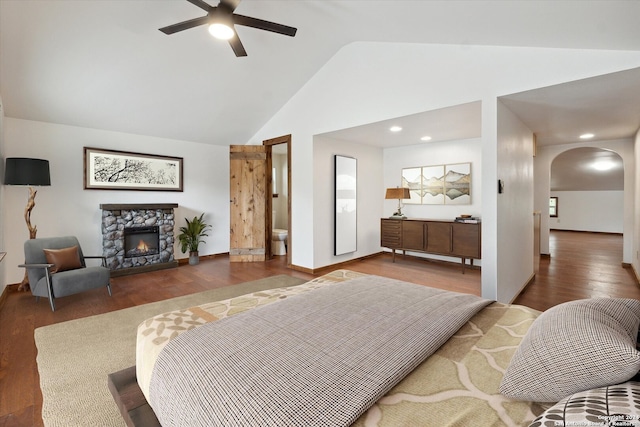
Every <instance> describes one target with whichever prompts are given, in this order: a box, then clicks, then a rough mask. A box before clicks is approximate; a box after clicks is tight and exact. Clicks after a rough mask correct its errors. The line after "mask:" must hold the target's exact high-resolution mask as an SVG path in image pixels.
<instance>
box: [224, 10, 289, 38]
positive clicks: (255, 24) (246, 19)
mask: <svg viewBox="0 0 640 427" xmlns="http://www.w3.org/2000/svg"><path fill="white" fill-rule="evenodd" d="M233 23H234V24H236V25H244V26H245V27H252V28H258V29H260V30H265V31H271V32H273V33H278V34H283V35H285V36H290V37H293V36H295V35H296V31H298V29H297V28H294V27H289V26H287V25H282V24H276V23H275V22H270V21H265V20H263V19H258V18H252V17H250V16H244V15H237V14H235V13H234V14H233Z"/></svg>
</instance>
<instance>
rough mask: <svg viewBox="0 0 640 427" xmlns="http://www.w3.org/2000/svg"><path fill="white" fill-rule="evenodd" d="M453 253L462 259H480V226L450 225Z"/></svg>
mask: <svg viewBox="0 0 640 427" xmlns="http://www.w3.org/2000/svg"><path fill="white" fill-rule="evenodd" d="M451 226H452V227H453V253H454V254H455V255H457V256H460V257H464V258H475V259H480V246H481V244H480V224H461V223H455V224H451Z"/></svg>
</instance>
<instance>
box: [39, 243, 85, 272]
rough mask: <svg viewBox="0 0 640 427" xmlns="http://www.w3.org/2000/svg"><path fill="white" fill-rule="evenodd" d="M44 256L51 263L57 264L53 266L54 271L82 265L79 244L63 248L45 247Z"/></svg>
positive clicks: (72, 268) (71, 268)
mask: <svg viewBox="0 0 640 427" xmlns="http://www.w3.org/2000/svg"><path fill="white" fill-rule="evenodd" d="M44 256H45V258H46V259H47V262H48V263H49V264H55V265H54V266H53V267H52V268H51V272H52V273H56V272H58V271H65V270H74V269H76V268H81V267H82V263H81V262H80V254H79V253H78V246H72V247H70V248H62V249H44Z"/></svg>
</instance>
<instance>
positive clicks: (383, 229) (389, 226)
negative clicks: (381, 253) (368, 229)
mask: <svg viewBox="0 0 640 427" xmlns="http://www.w3.org/2000/svg"><path fill="white" fill-rule="evenodd" d="M380 246H383V247H385V248H389V249H398V248H401V247H402V221H401V220H398V219H382V220H381V222H380Z"/></svg>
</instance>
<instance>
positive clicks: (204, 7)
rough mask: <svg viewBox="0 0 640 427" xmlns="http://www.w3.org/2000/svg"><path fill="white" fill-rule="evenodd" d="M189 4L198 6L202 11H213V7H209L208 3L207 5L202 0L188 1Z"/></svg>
mask: <svg viewBox="0 0 640 427" xmlns="http://www.w3.org/2000/svg"><path fill="white" fill-rule="evenodd" d="M187 1H188V2H189V3H191V4H194V5H196V6H198V7H199V8H200V9H202V10H204V11H205V12H209V11H210V10H211V9H213V8H214V7H213V6H209V5H208V4H207V3H205V2H204V1H202V0H187Z"/></svg>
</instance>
